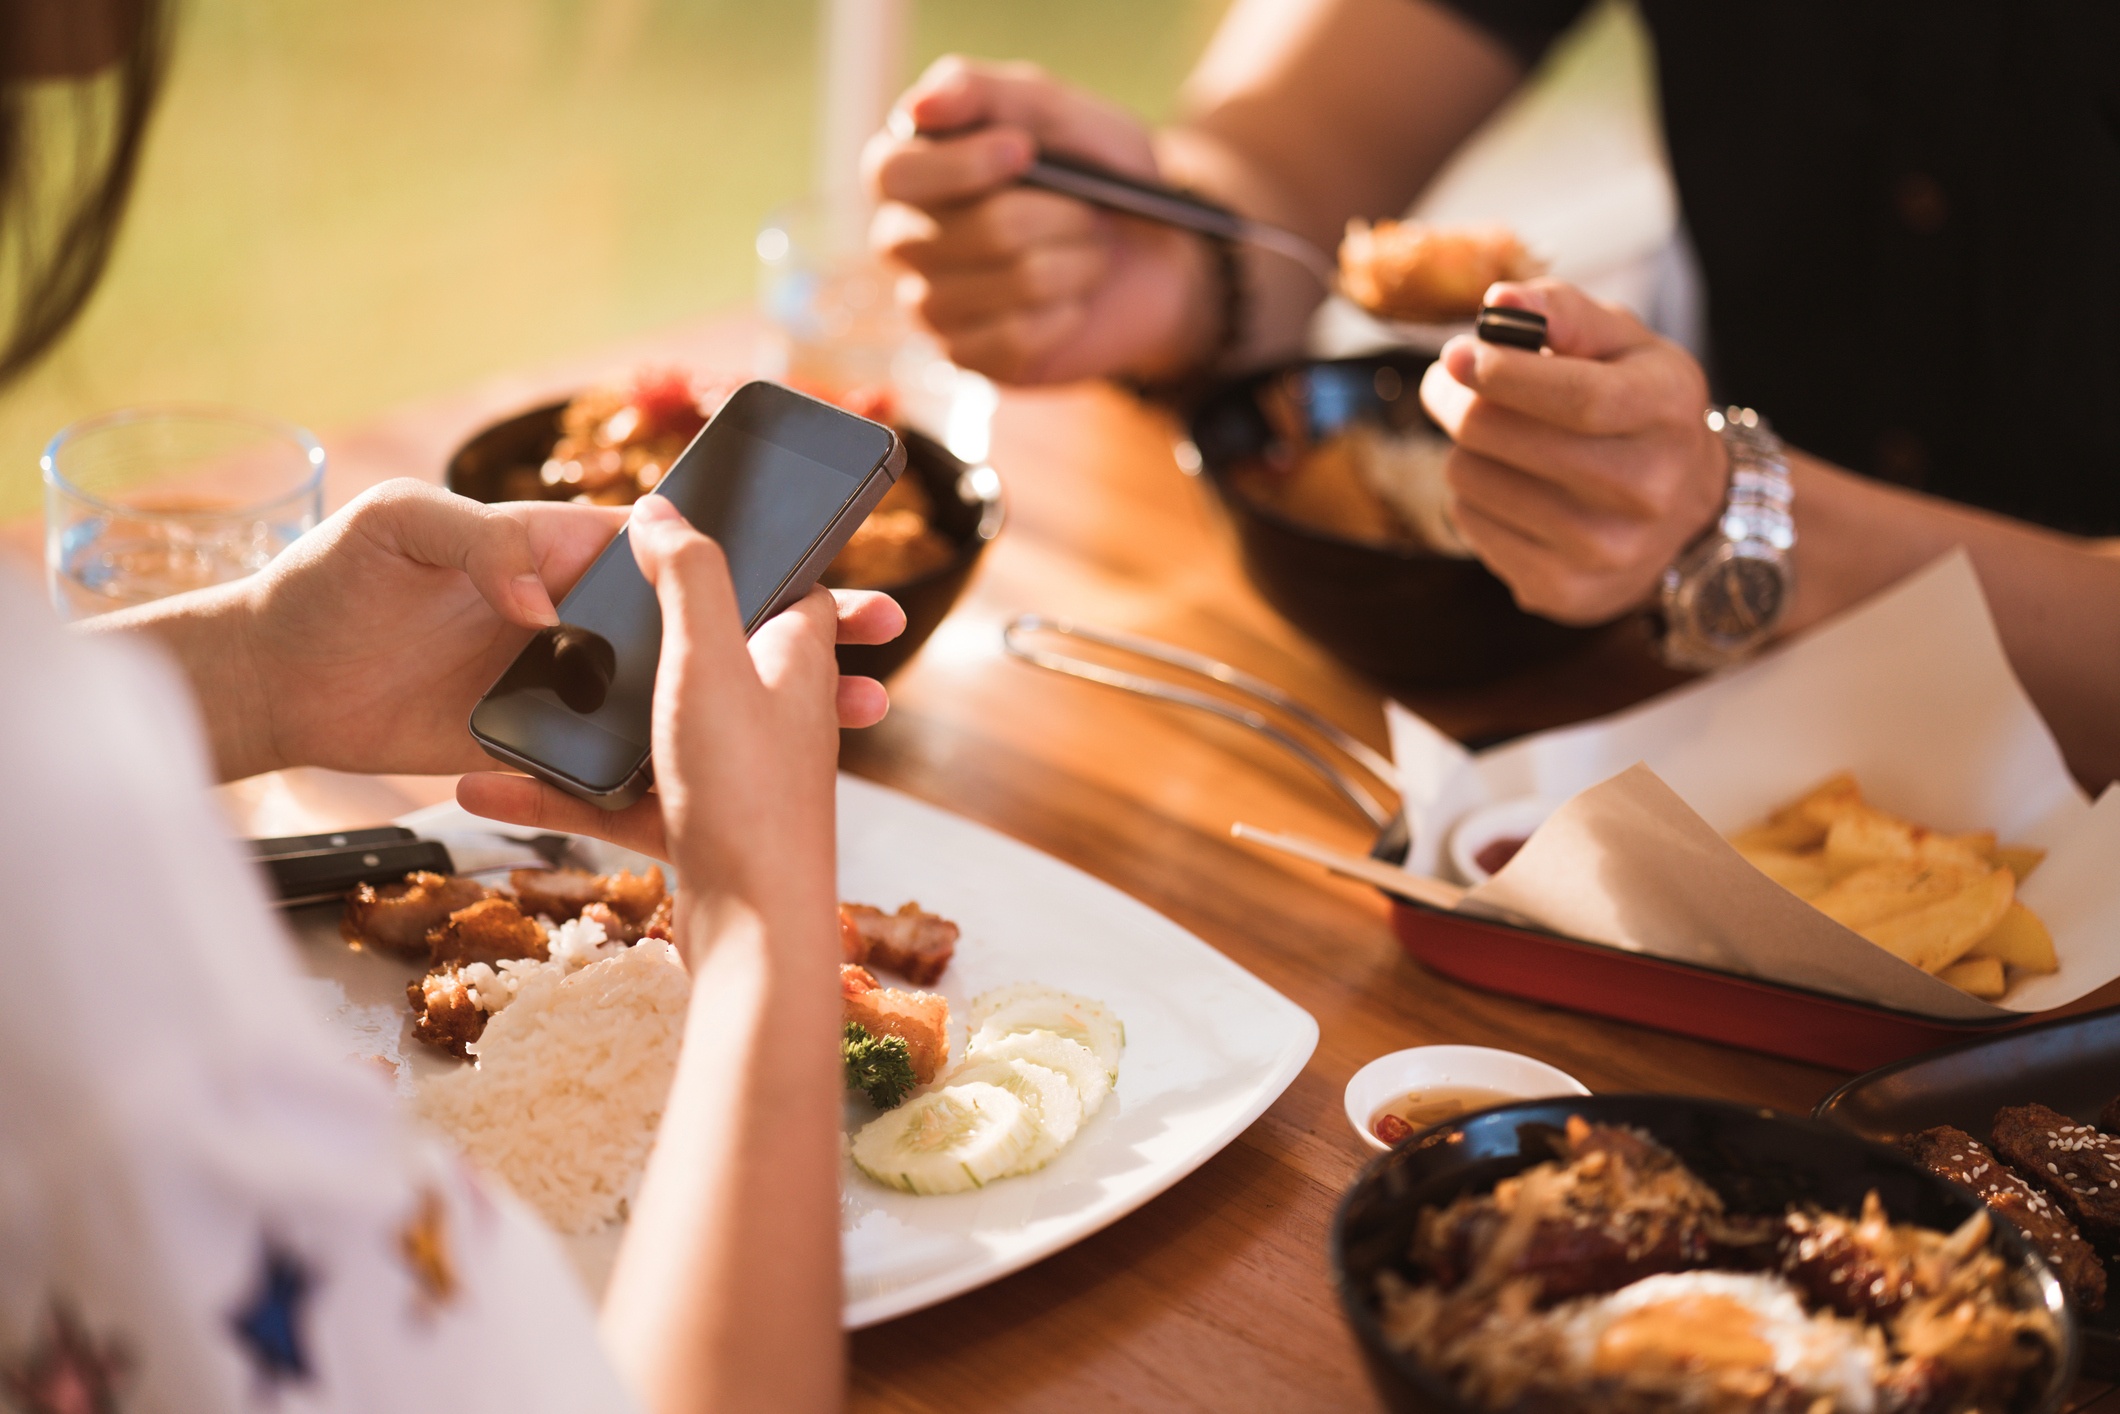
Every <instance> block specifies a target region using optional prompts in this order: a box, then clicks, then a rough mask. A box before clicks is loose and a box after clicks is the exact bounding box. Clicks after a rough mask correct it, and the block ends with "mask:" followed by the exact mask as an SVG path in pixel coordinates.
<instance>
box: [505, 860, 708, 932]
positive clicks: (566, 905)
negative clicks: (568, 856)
mask: <svg viewBox="0 0 2120 1414" xmlns="http://www.w3.org/2000/svg"><path fill="white" fill-rule="evenodd" d="M508 885H509V887H510V888H512V889H514V890H515V897H516V900H517V901H518V902H519V903H521V904H522V907H523V912H525V913H527V914H529V915H530V916H531V917H533V918H535V917H539V916H543V917H546V918H549V919H551V920H552V921H553V922H555V923H564V922H566V921H567V920H568V919H570V918H579V917H580V916H581V911H582V910H583V909H584V908H587V907H588V906H589V905H590V904H592V903H601V904H604V905H607V906H608V907H609V908H610V909H611V910H612V911H613V912H615V913H616V914H618V916H619V917H621V918H623V919H625V920H626V921H627V922H628V923H631V924H634V925H636V926H638V925H639V924H641V923H643V922H645V921H646V920H647V918H648V917H649V916H650V915H651V914H653V913H654V912H655V909H656V906H657V905H658V904H660V903H661V902H662V901H663V900H664V899H665V898H668V897H669V890H668V889H667V888H665V887H664V885H663V872H662V870H661V869H660V868H658V867H656V866H654V865H650V866H649V868H648V871H647V872H646V873H645V874H591V873H589V872H588V871H587V870H585V869H518V870H516V871H515V872H514V873H512V874H510V875H509V876H508Z"/></svg>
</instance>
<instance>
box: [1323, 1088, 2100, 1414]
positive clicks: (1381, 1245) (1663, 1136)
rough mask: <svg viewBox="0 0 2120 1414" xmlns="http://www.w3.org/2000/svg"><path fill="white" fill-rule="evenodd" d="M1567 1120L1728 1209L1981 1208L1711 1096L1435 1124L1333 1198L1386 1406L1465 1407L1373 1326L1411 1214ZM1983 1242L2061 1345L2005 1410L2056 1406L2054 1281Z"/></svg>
mask: <svg viewBox="0 0 2120 1414" xmlns="http://www.w3.org/2000/svg"><path fill="white" fill-rule="evenodd" d="M1570 1115H1581V1116H1582V1117H1583V1118H1585V1119H1587V1120H1590V1121H1591V1122H1593V1123H1601V1124H1623V1125H1631V1126H1633V1127H1635V1128H1638V1129H1642V1130H1645V1131H1647V1132H1648V1133H1649V1134H1651V1135H1653V1136H1654V1137H1655V1138H1656V1139H1657V1140H1658V1141H1659V1142H1660V1143H1662V1144H1664V1145H1665V1146H1666V1147H1667V1148H1669V1149H1670V1150H1671V1151H1672V1152H1673V1153H1675V1154H1677V1155H1678V1156H1679V1158H1681V1159H1683V1160H1684V1161H1685V1162H1686V1164H1687V1165H1688V1166H1689V1167H1690V1168H1691V1169H1692V1170H1693V1172H1694V1173H1696V1174H1698V1175H1699V1176H1700V1177H1701V1179H1702V1180H1703V1181H1705V1182H1706V1183H1707V1184H1709V1186H1711V1187H1712V1188H1714V1189H1715V1190H1716V1192H1718V1193H1719V1194H1721V1195H1722V1198H1723V1202H1724V1203H1725V1204H1726V1205H1727V1206H1728V1208H1729V1210H1730V1211H1731V1212H1733V1213H1779V1212H1781V1211H1783V1210H1784V1209H1785V1208H1786V1207H1787V1206H1788V1205H1789V1204H1790V1203H1816V1204H1818V1205H1819V1206H1821V1207H1823V1208H1826V1209H1829V1210H1832V1211H1835V1212H1842V1213H1850V1214H1852V1213H1855V1212H1859V1211H1860V1210H1861V1207H1862V1200H1863V1195H1864V1194H1866V1193H1868V1192H1869V1191H1871V1190H1872V1189H1875V1190H1876V1192H1877V1194H1878V1196H1879V1197H1880V1198H1881V1199H1883V1201H1884V1206H1885V1211H1886V1212H1888V1213H1889V1214H1890V1215H1891V1217H1892V1220H1893V1221H1894V1222H1912V1223H1920V1224H1921V1225H1923V1226H1925V1227H1931V1228H1936V1229H1939V1230H1943V1231H1948V1230H1950V1229H1952V1228H1955V1227H1957V1226H1958V1225H1959V1224H1960V1223H1962V1222H1964V1221H1965V1220H1966V1219H1967V1218H1968V1217H1970V1216H1972V1215H1973V1214H1974V1213H1976V1212H1979V1211H1981V1210H1982V1207H1983V1205H1982V1204H1981V1202H1980V1200H1979V1199H1978V1198H1976V1197H1974V1196H1973V1195H1972V1194H1971V1193H1970V1192H1968V1191H1966V1190H1965V1189H1962V1188H1959V1187H1957V1186H1955V1185H1953V1184H1950V1183H1946V1182H1945V1181H1944V1180H1942V1179H1940V1178H1938V1177H1936V1175H1934V1174H1932V1173H1930V1172H1929V1171H1928V1170H1927V1169H1924V1168H1922V1167H1921V1166H1920V1165H1919V1164H1917V1163H1915V1162H1914V1161H1913V1160H1912V1159H1910V1158H1908V1157H1907V1156H1906V1155H1904V1154H1902V1153H1900V1152H1899V1151H1897V1150H1896V1149H1888V1148H1885V1147H1884V1146H1883V1145H1881V1144H1872V1143H1870V1142H1869V1141H1868V1140H1864V1139H1859V1138H1857V1137H1855V1136H1854V1135H1852V1134H1849V1133H1848V1132H1847V1131H1845V1130H1842V1129H1836V1128H1834V1127H1832V1126H1831V1125H1827V1124H1821V1123H1819V1122H1818V1121H1816V1120H1811V1119H1796V1118H1793V1117H1791V1116H1789V1115H1782V1114H1776V1113H1775V1112H1773V1111H1772V1110H1761V1109H1751V1108H1748V1107H1746V1106H1743V1105H1732V1104H1724V1103H1721V1102H1718V1101H1713V1100H1693V1099H1685V1098H1680V1097H1677V1096H1669V1095H1593V1096H1589V1097H1587V1098H1574V1099H1556V1100H1533V1101H1529V1102H1526V1103H1524V1104H1515V1105H1503V1106H1500V1107H1498V1108H1495V1109H1491V1110H1483V1111H1481V1112H1480V1113H1478V1114H1474V1115H1468V1116H1466V1117H1465V1118H1463V1119H1460V1120H1456V1121H1453V1122H1452V1123H1450V1124H1447V1125H1443V1126H1440V1128H1439V1129H1438V1130H1437V1131H1434V1132H1435V1133H1437V1134H1440V1135H1441V1136H1442V1137H1441V1139H1440V1140H1439V1141H1438V1142H1434V1143H1424V1144H1423V1145H1422V1147H1418V1148H1416V1147H1414V1146H1413V1145H1410V1144H1408V1145H1402V1146H1401V1147H1399V1148H1397V1149H1394V1150H1392V1151H1391V1152H1390V1153H1388V1154H1383V1155H1380V1156H1379V1157H1378V1158H1377V1159H1376V1161H1375V1162H1374V1163H1372V1164H1370V1166H1369V1167H1368V1168H1367V1169H1365V1170H1364V1171H1363V1173H1362V1176H1361V1177H1360V1178H1359V1179H1357V1180H1356V1182H1355V1185H1354V1187H1352V1188H1351V1189H1349V1190H1348V1191H1347V1196H1346V1197H1345V1198H1343V1199H1341V1201H1340V1210H1339V1213H1338V1214H1337V1215H1336V1216H1335V1217H1334V1219H1333V1225H1332V1239H1331V1241H1332V1265H1333V1276H1334V1279H1335V1280H1336V1281H1337V1282H1338V1284H1339V1289H1340V1304H1341V1307H1342V1308H1343V1309H1344V1310H1345V1311H1346V1313H1347V1319H1348V1320H1349V1322H1351V1323H1352V1324H1353V1326H1354V1330H1355V1335H1356V1336H1357V1338H1359V1340H1360V1342H1361V1346H1362V1355H1363V1358H1364V1360H1365V1361H1366V1362H1367V1363H1368V1366H1369V1375H1370V1379H1371V1381H1372V1382H1373V1383H1374V1384H1375V1386H1376V1388H1377V1392H1378V1393H1379V1394H1380V1395H1381V1396H1382V1397H1383V1400H1384V1403H1385V1405H1386V1406H1387V1407H1388V1408H1391V1409H1395V1410H1431V1411H1451V1414H1470V1411H1471V1410H1472V1406H1470V1405H1467V1404H1465V1403H1464V1402H1463V1401H1461V1400H1459V1399H1458V1398H1457V1397H1456V1395H1455V1394H1454V1393H1453V1392H1452V1391H1451V1389H1450V1387H1449V1386H1448V1385H1447V1384H1445V1383H1444V1382H1443V1381H1442V1380H1441V1379H1439V1378H1438V1377H1437V1376H1435V1375H1433V1374H1431V1373H1429V1372H1428V1370H1426V1369H1425V1368H1423V1367H1422V1366H1421V1365H1420V1364H1419V1363H1417V1362H1416V1361H1415V1360H1414V1359H1413V1358H1412V1357H1411V1356H1408V1355H1401V1354H1399V1353H1398V1352H1396V1351H1394V1350H1392V1348H1391V1347H1390V1346H1388V1345H1386V1344H1385V1342H1384V1336H1383V1331H1382V1330H1381V1329H1380V1327H1379V1326H1378V1323H1377V1299H1376V1279H1377V1275H1378V1273H1380V1272H1382V1271H1384V1270H1386V1269H1387V1268H1394V1269H1399V1270H1402V1271H1403V1270H1404V1267H1403V1263H1404V1261H1405V1258H1406V1253H1407V1252H1408V1250H1409V1249H1410V1248H1411V1247H1412V1245H1413V1230H1414V1224H1415V1222H1416V1220H1417V1219H1418V1217H1419V1215H1420V1212H1421V1210H1422V1209H1423V1208H1426V1207H1431V1206H1440V1205H1442V1204H1445V1203H1448V1202H1449V1201H1450V1200H1451V1199H1453V1198H1455V1197H1457V1196H1458V1195H1459V1194H1461V1193H1468V1192H1484V1191H1485V1190H1487V1189H1489V1188H1492V1187H1493V1186H1494V1185H1495V1184H1496V1183H1498V1182H1500V1181H1501V1180H1502V1179H1504V1178H1507V1177H1509V1176H1510V1175H1512V1174H1516V1173H1520V1172H1522V1171H1523V1170H1525V1169H1527V1168H1530V1167H1531V1166H1532V1165H1533V1164H1536V1163H1541V1162H1543V1161H1545V1160H1546V1159H1549V1158H1551V1157H1553V1149H1552V1143H1551V1141H1552V1140H1553V1138H1554V1137H1555V1136H1557V1135H1558V1133H1559V1132H1560V1131H1561V1129H1562V1127H1563V1126H1564V1125H1565V1124H1566V1123H1567V1120H1568V1117H1569V1116H1570ZM1989 1240H1990V1243H1991V1245H1992V1247H1993V1249H1994V1250H1995V1251H1996V1252H1997V1253H1999V1254H2000V1255H2001V1256H2002V1258H2003V1260H2004V1261H2006V1262H2007V1263H2008V1264H2009V1267H2010V1270H2011V1272H2012V1274H2013V1280H2014V1283H2015V1286H2016V1289H2017V1295H2018V1298H2019V1300H2020V1301H2021V1302H2023V1303H2024V1305H2025V1306H2027V1307H2035V1306H2037V1307H2044V1308H2045V1309H2047V1310H2048V1311H2051V1312H2052V1313H2053V1314H2054V1318H2055V1322H2056V1326H2057V1328H2058V1330H2059V1331H2060V1333H2061V1349H2060V1352H2059V1358H2058V1359H2057V1360H2056V1361H2055V1362H2054V1368H2053V1369H2052V1370H2051V1371H2050V1372H2049V1373H2048V1377H2047V1379H2046V1381H2045V1383H2044V1384H2043V1385H2042V1386H2041V1387H2040V1389H2039V1391H2038V1393H2037V1395H2036V1397H2032V1396H2027V1397H2026V1398H2025V1399H2023V1400H2022V1401H2020V1403H2019V1404H2018V1405H2017V1406H2014V1410H2013V1414H2031V1411H2039V1412H2040V1414H2046V1412H2047V1411H2053V1410H2058V1409H2060V1408H2061V1407H2062V1403H2063V1401H2064V1400H2065V1399H2066V1398H2067V1396H2068V1393H2069V1389H2070V1387H2071V1386H2072V1385H2073V1384H2074V1383H2075V1380H2076V1367H2077V1361H2078V1359H2079V1358H2080V1356H2079V1349H2078V1344H2079V1342H2078V1337H2077V1334H2076V1328H2075V1324H2074V1322H2073V1320H2072V1319H2071V1317H2070V1314H2069V1311H2068V1306H2067V1302H2066V1299H2065V1298H2064V1296H2063V1294H2062V1290H2061V1283H2060V1281H2059V1280H2058V1279H2057V1278H2056V1277H2055V1276H2054V1274H2053V1272H2052V1271H2051V1270H2049V1269H2048V1267H2047V1265H2046V1262H2045V1261H2044V1259H2042V1258H2041V1257H2040V1255H2039V1253H2038V1252H2037V1251H2036V1250H2035V1249H2034V1248H2033V1247H2032V1245H2031V1244H2030V1243H2029V1242H2027V1241H2026V1240H2025V1238H2024V1235H2023V1234H2022V1233H2020V1232H2019V1231H2018V1230H2017V1229H2016V1228H2015V1227H2014V1226H2012V1225H2011V1224H2010V1223H2008V1222H2005V1221H2001V1220H1999V1219H1998V1220H1997V1221H1996V1222H1995V1224H1994V1227H1993V1233H1992V1236H1991V1237H1990V1239H1989Z"/></svg>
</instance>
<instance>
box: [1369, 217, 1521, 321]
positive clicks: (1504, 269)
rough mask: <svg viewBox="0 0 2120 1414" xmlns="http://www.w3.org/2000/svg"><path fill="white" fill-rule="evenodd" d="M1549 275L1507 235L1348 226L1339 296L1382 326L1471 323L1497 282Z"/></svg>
mask: <svg viewBox="0 0 2120 1414" xmlns="http://www.w3.org/2000/svg"><path fill="white" fill-rule="evenodd" d="M1543 268H1544V267H1543V266H1542V265H1541V264H1540V263H1539V262H1538V261H1536V260H1534V259H1532V258H1531V255H1530V253H1529V252H1528V251H1526V250H1525V249H1524V243H1523V242H1522V241H1520V240H1518V239H1517V238H1516V235H1515V233H1514V232H1512V231H1510V230H1508V229H1507V228H1505V227H1499V226H1497V227H1493V228H1490V229H1486V230H1451V229H1445V228H1442V227H1437V226H1428V225H1423V224H1422V223H1420V222H1418V221H1379V222H1377V223H1376V224H1375V225H1373V226H1372V225H1370V224H1369V223H1368V222H1367V221H1349V222H1348V223H1347V234H1346V235H1345V236H1344V237H1343V238H1342V239H1341V241H1340V288H1341V290H1342V291H1344V292H1345V293H1346V295H1347V297H1348V298H1349V299H1351V300H1353V301H1354V302H1355V303H1356V304H1358V305H1360V306H1361V307H1362V308H1364V309H1366V310H1368V311H1369V312H1370V313H1371V314H1374V315H1376V316H1377V317H1378V318H1380V319H1404V320H1411V321H1413V322H1415V323H1420V324H1433V323H1443V322H1447V321H1450V320H1456V319H1470V318H1472V316H1473V315H1475V314H1478V313H1479V312H1480V301H1481V299H1482V298H1483V297H1484V296H1485V295H1486V293H1487V287H1488V286H1489V285H1491V284H1493V283H1494V282H1495V281H1497V280H1526V279H1529V278H1530V277H1532V276H1533V275H1536V274H1538V273H1540V271H1541V270H1542V269H1543Z"/></svg>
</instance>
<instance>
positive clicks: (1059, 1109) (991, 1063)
mask: <svg viewBox="0 0 2120 1414" xmlns="http://www.w3.org/2000/svg"><path fill="white" fill-rule="evenodd" d="M942 1083H943V1086H944V1088H945V1089H947V1088H948V1087H950V1086H953V1085H970V1084H974V1083H978V1084H985V1085H998V1086H1000V1087H1001V1088H1002V1089H1004V1090H1006V1091H1008V1092H1009V1093H1010V1094H1011V1095H1014V1096H1015V1097H1016V1098H1017V1099H1019V1100H1021V1101H1023V1103H1024V1104H1026V1105H1028V1106H1029V1107H1030V1111H1031V1117H1032V1118H1033V1119H1034V1120H1036V1121H1037V1123H1038V1142H1037V1143H1036V1144H1033V1145H1032V1146H1031V1149H1030V1152H1029V1153H1027V1154H1025V1155H1024V1156H1023V1158H1022V1159H1021V1160H1019V1161H1018V1162H1017V1164H1016V1167H1014V1168H1013V1169H1010V1170H1009V1173H1010V1174H1011V1175H1014V1174H1019V1173H1030V1172H1031V1171H1032V1170H1034V1169H1042V1168H1044V1167H1045V1166H1046V1164H1048V1163H1049V1162H1051V1161H1052V1157H1053V1155H1055V1154H1057V1153H1059V1152H1060V1150H1061V1148H1062V1147H1063V1146H1064V1145H1065V1144H1066V1143H1067V1141H1068V1140H1070V1139H1072V1138H1074V1137H1075V1131H1076V1130H1078V1129H1080V1128H1081V1127H1082V1095H1081V1092H1079V1091H1078V1090H1076V1089H1075V1086H1074V1082H1073V1081H1071V1080H1069V1079H1068V1078H1067V1077H1066V1076H1065V1075H1063V1074H1061V1073H1060V1072H1059V1071H1057V1070H1053V1069H1050V1068H1049V1067H1046V1066H1042V1065H1038V1064H1035V1063H1033V1062H1031V1061H1027V1060H980V1061H968V1062H966V1063H965V1064H964V1065H961V1066H959V1067H958V1068H957V1069H956V1071H955V1072H954V1073H952V1074H950V1075H947V1076H944V1077H943V1081H942Z"/></svg>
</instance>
